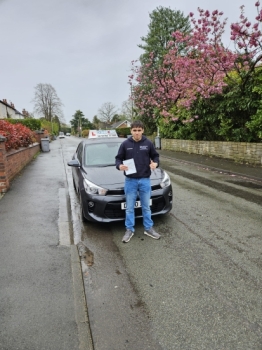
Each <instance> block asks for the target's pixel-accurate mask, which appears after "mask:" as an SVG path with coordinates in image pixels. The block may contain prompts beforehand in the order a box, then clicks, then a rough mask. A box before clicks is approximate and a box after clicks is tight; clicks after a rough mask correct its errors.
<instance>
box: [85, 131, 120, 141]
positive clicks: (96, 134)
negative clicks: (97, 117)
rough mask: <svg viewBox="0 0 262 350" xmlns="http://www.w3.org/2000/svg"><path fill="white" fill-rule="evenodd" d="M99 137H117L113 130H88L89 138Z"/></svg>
mask: <svg viewBox="0 0 262 350" xmlns="http://www.w3.org/2000/svg"><path fill="white" fill-rule="evenodd" d="M99 137H118V135H117V133H116V131H115V130H89V135H88V138H89V139H97V138H99Z"/></svg>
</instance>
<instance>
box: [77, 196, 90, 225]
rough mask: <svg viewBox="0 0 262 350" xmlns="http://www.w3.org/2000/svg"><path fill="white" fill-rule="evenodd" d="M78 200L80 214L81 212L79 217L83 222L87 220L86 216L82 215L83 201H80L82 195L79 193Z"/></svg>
mask: <svg viewBox="0 0 262 350" xmlns="http://www.w3.org/2000/svg"><path fill="white" fill-rule="evenodd" d="M79 201H80V214H81V219H82V221H83V222H87V221H88V220H87V218H86V217H85V216H84V210H83V202H82V197H81V194H79Z"/></svg>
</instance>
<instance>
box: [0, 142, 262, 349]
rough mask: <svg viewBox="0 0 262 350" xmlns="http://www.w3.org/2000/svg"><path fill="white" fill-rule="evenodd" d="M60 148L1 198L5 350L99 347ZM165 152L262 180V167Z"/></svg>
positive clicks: (0, 319)
mask: <svg viewBox="0 0 262 350" xmlns="http://www.w3.org/2000/svg"><path fill="white" fill-rule="evenodd" d="M60 147H61V146H60V143H58V142H52V143H50V150H51V151H50V152H41V153H40V154H39V155H38V157H37V158H36V159H34V160H33V161H32V162H31V163H30V164H29V165H27V166H26V167H25V168H24V169H23V170H22V172H21V173H20V174H19V175H18V176H17V177H16V178H15V179H14V180H13V181H12V183H11V188H10V190H9V191H8V192H7V193H6V194H5V195H4V196H2V197H1V199H0V266H1V268H0V281H1V283H0V350H15V349H19V350H38V349H40V350H43V349H48V350H49V349H50V350H51V349H52V350H53V349H56V350H68V349H70V350H74V349H80V350H82V349H86V350H92V349H93V344H92V335H91V332H90V327H89V320H88V311H87V305H86V300H85V293H84V287H83V280H82V270H81V265H80V260H79V255H78V251H77V248H76V246H75V245H74V244H73V234H72V224H71V220H70V212H71V209H70V204H69V203H70V201H69V197H68V188H67V179H66V172H65V166H66V165H65V164H64V163H63V157H62V154H61V148H60ZM159 153H160V160H161V156H163V157H167V158H171V159H173V160H174V161H176V162H188V163H190V164H195V165H197V166H203V167H209V168H211V169H216V170H221V171H224V172H229V173H235V174H241V175H243V176H245V177H249V178H252V179H255V180H259V181H261V180H262V167H261V166H250V165H246V164H237V163H234V162H233V161H230V160H226V159H218V158H215V157H212V158H211V157H207V156H200V155H195V154H187V153H184V152H174V151H166V150H159Z"/></svg>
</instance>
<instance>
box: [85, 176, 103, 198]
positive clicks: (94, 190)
mask: <svg viewBox="0 0 262 350" xmlns="http://www.w3.org/2000/svg"><path fill="white" fill-rule="evenodd" d="M84 188H85V191H86V193H88V194H96V195H98V196H105V195H106V193H107V189H105V188H103V187H100V186H97V185H95V184H93V182H91V181H88V180H87V179H84Z"/></svg>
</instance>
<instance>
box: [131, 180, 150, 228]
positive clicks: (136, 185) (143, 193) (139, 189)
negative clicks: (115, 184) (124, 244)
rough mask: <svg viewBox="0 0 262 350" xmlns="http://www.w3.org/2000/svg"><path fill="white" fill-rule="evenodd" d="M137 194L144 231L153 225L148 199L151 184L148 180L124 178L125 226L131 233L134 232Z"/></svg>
mask: <svg viewBox="0 0 262 350" xmlns="http://www.w3.org/2000/svg"><path fill="white" fill-rule="evenodd" d="M138 193H139V198H140V202H141V207H142V215H143V225H144V228H145V230H149V229H150V228H151V227H152V226H153V225H154V223H153V221H152V219H151V209H150V205H149V204H150V197H151V183H150V178H140V179H134V178H130V177H126V179H125V195H126V220H125V226H126V228H127V229H129V230H131V231H133V232H134V231H135V202H136V199H137V196H138Z"/></svg>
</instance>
